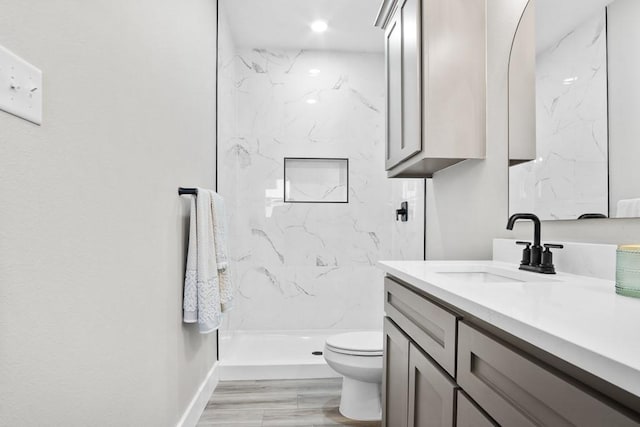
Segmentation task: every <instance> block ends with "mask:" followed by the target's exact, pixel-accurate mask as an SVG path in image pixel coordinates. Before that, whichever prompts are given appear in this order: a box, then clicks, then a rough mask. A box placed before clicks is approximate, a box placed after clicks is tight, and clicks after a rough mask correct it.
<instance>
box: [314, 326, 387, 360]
mask: <svg viewBox="0 0 640 427" xmlns="http://www.w3.org/2000/svg"><path fill="white" fill-rule="evenodd" d="M326 347H327V349H329V350H331V351H333V352H336V353H341V354H347V355H351V356H382V348H383V338H382V332H381V331H367V332H348V333H345V334H338V335H333V336H331V337H329V338H328V339H327V342H326Z"/></svg>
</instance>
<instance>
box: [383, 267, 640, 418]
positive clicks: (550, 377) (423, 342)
mask: <svg viewBox="0 0 640 427" xmlns="http://www.w3.org/2000/svg"><path fill="white" fill-rule="evenodd" d="M385 313H386V315H387V317H385V319H384V335H385V342H384V377H383V411H382V414H383V426H386V427H405V426H407V427H408V426H411V427H424V426H434V427H436V426H437V427H442V426H448V427H449V426H451V427H453V426H458V427H470V426H474V427H484V426H495V425H502V426H516V427H526V426H554V427H555V426H586V427H590V426H594V427H595V426H612V427H613V426H640V405H635V406H638V407H637V408H636V407H635V406H631V407H630V406H629V405H628V403H624V402H622V401H616V398H615V396H614V395H616V393H612V394H606V393H608V392H609V391H611V390H610V389H607V388H606V387H603V388H602V389H600V390H597V389H594V388H592V387H593V386H591V387H590V386H587V385H585V384H587V383H591V382H592V379H589V380H587V379H586V377H582V378H579V377H577V376H576V377H571V376H569V375H568V374H566V373H565V372H562V371H561V369H562V367H563V366H565V365H566V362H564V361H561V360H558V361H557V364H556V365H555V366H554V365H553V364H549V360H546V359H545V361H544V362H543V361H542V360H540V359H538V358H537V357H536V356H537V355H540V354H541V353H539V352H542V350H540V349H534V348H531V346H530V345H529V347H527V345H525V344H522V343H521V342H520V341H518V339H517V337H511V336H509V335H508V334H506V333H505V332H504V331H502V332H501V331H500V330H499V329H497V328H495V327H494V326H492V325H490V324H485V323H483V322H481V321H478V320H476V319H474V318H472V317H470V316H467V315H466V314H465V313H464V312H463V311H459V310H457V308H456V307H452V306H449V305H447V304H445V303H443V302H440V301H438V300H437V299H435V298H432V297H431V296H430V295H428V294H425V293H424V292H417V291H416V290H415V288H412V287H411V286H410V285H407V284H405V283H404V282H402V281H401V280H398V279H395V278H393V277H391V276H387V277H386V278H385ZM488 330H491V332H488ZM507 340H509V342H507ZM517 343H521V345H520V347H518V345H517ZM585 375H586V374H585ZM605 390H606V392H605ZM638 402H640V398H639V399H638ZM625 405H626V406H625Z"/></svg>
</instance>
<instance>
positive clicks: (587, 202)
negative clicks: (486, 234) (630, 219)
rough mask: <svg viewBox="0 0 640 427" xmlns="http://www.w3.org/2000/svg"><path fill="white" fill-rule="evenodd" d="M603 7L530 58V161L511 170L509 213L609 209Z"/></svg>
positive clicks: (553, 214)
mask: <svg viewBox="0 0 640 427" xmlns="http://www.w3.org/2000/svg"><path fill="white" fill-rule="evenodd" d="M605 19H606V18H605V11H604V9H602V12H601V13H598V14H597V15H596V16H594V17H592V18H591V19H589V20H587V21H585V22H584V23H583V24H581V25H580V26H579V27H578V28H576V29H575V30H574V31H572V32H570V33H569V34H567V35H566V36H565V37H563V38H562V39H561V40H559V41H558V43H556V44H555V45H553V46H552V47H550V48H549V49H547V50H546V51H544V52H542V53H540V54H538V56H537V58H536V98H537V99H536V132H537V135H536V139H537V159H536V160H535V161H533V162H527V163H524V164H522V165H518V166H515V167H512V168H510V169H511V171H510V179H511V181H512V185H511V186H510V188H511V190H510V197H509V198H510V204H511V206H510V212H536V213H537V214H538V215H539V216H540V218H541V219H567V218H572V219H575V218H577V217H578V216H579V215H581V214H583V213H594V212H595V213H604V214H606V213H608V170H607V162H608V154H607V138H608V136H607V51H606V43H607V41H606V28H605Z"/></svg>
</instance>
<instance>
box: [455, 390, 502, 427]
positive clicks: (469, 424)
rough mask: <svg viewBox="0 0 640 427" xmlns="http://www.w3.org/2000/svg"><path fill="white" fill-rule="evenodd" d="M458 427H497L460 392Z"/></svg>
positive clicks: (457, 411)
mask: <svg viewBox="0 0 640 427" xmlns="http://www.w3.org/2000/svg"><path fill="white" fill-rule="evenodd" d="M457 399H458V402H457V409H456V427H496V426H497V424H496V423H494V422H493V421H491V419H490V418H489V417H487V416H486V415H485V414H484V413H482V411H481V410H480V409H479V408H477V407H476V405H475V404H474V403H473V402H472V401H471V400H470V399H469V398H468V397H467V396H466V395H465V394H464V393H463V392H462V391H460V390H458V396H457Z"/></svg>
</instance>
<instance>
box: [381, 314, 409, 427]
mask: <svg viewBox="0 0 640 427" xmlns="http://www.w3.org/2000/svg"><path fill="white" fill-rule="evenodd" d="M383 333H384V363H383V373H382V401H383V402H385V403H384V404H383V405H384V409H383V411H382V425H384V426H389V427H391V426H394V427H396V426H397V427H404V426H406V425H407V415H408V406H409V400H408V395H409V392H408V391H409V338H408V337H407V336H406V335H405V334H403V333H402V331H401V330H400V329H399V328H398V327H396V326H395V325H394V323H393V322H391V321H390V320H389V319H388V318H385V319H384V325H383Z"/></svg>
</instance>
